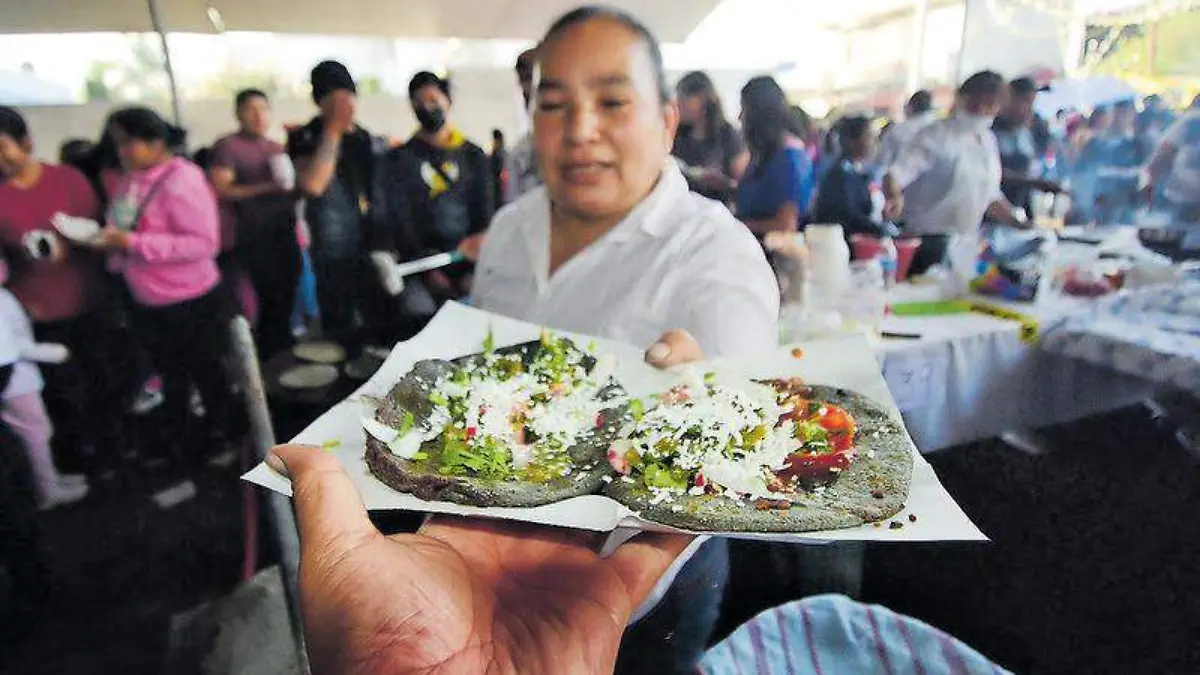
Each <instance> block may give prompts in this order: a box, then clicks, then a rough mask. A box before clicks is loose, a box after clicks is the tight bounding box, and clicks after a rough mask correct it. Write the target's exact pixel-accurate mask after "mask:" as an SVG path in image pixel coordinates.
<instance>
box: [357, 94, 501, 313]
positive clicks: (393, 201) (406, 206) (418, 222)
mask: <svg viewBox="0 0 1200 675" xmlns="http://www.w3.org/2000/svg"><path fill="white" fill-rule="evenodd" d="M408 98H409V102H410V103H411V104H412V109H413V115H414V116H415V117H416V118H417V123H418V124H419V125H420V128H418V129H417V131H416V133H414V134H413V136H412V138H410V139H409V140H408V142H407V143H405V144H404V145H403V146H401V147H399V148H394V149H392V150H390V151H388V152H387V153H385V154H384V156H383V157H382V158H381V160H380V165H379V167H378V168H377V171H376V174H377V176H376V178H377V182H376V189H375V199H374V201H375V205H376V207H377V214H378V217H377V222H376V223H375V224H374V227H373V228H372V229H373V230H374V236H375V239H376V240H375V241H374V242H373V244H374V246H373V247H372V250H375V251H391V252H393V253H394V254H395V255H396V256H397V257H398V258H399V260H401V261H404V260H412V259H415V258H419V257H422V256H426V255H432V254H435V253H442V252H445V251H453V250H456V249H459V248H460V247H463V248H469V243H470V240H471V239H473V238H474V236H475V235H478V234H480V233H481V232H483V231H484V230H485V229H487V226H488V222H489V221H490V220H491V218H492V212H493V198H492V178H491V163H490V160H489V158H488V155H487V152H485V151H484V150H483V148H481V147H479V146H478V145H475V144H474V143H472V142H470V141H468V140H467V139H466V137H465V136H463V134H462V132H460V131H459V130H458V129H456V128H455V127H454V125H453V123H452V122H451V121H450V111H451V109H452V107H451V106H452V100H451V92H450V82H448V81H447V80H445V79H442V78H440V77H438V76H437V75H435V74H433V73H430V72H420V73H417V74H416V75H414V76H413V78H412V81H410V82H409V85H408ZM472 269H473V266H472V264H471V263H470V262H467V261H464V262H460V263H456V264H454V265H451V266H449V267H444V268H441V269H438V270H434V271H432V272H427V273H426V274H425V275H424V276H423V277H421V278H419V279H414V278H409V279H406V280H405V284H406V293H408V294H409V295H412V294H414V293H418V292H420V289H421V288H422V287H424V288H425V289H427V290H428V291H429V293H430V294H431V295H432V297H433V300H434V301H435V302H436V304H441V302H443V301H445V300H450V299H456V298H461V297H463V296H464V295H466V294H467V292H468V291H469V290H470V287H471V273H472ZM422 306H423V307H424V306H426V303H422ZM427 308H428V307H427ZM432 309H434V310H436V307H433V308H432ZM423 311H424V310H423Z"/></svg>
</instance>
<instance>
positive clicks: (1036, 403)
mask: <svg viewBox="0 0 1200 675" xmlns="http://www.w3.org/2000/svg"><path fill="white" fill-rule="evenodd" d="M900 292H901V294H905V290H904V289H901V291H900ZM907 295H908V296H909V297H912V293H911V292H910V293H907ZM1022 310H1023V311H1024V313H1026V314H1032V315H1034V316H1037V315H1038V310H1036V308H1030V307H1025V308H1022ZM1047 314H1048V313H1047V312H1043V313H1042V316H1040V317H1038V318H1040V319H1042V320H1043V321H1046V320H1049V319H1051V318H1053V317H1052V316H1047ZM883 330H884V331H887V332H895V333H909V334H917V335H920V336H921V337H920V338H919V339H888V340H884V341H883V344H882V347H881V362H882V366H883V372H884V378H885V379H886V380H887V383H888V387H889V389H890V390H891V392H892V395H893V396H894V397H895V399H896V402H897V403H898V404H899V406H900V409H901V411H902V412H903V414H904V420H905V422H906V424H907V426H908V429H909V432H911V434H912V437H913V440H915V441H916V443H917V447H918V448H920V449H921V451H922V452H933V451H936V450H941V449H944V448H948V447H951V446H954V445H959V444H963V443H969V442H972V441H976V440H980V439H984V438H993V437H996V436H1000V435H1001V434H1003V433H1005V432H1014V431H1016V432H1022V431H1028V430H1033V429H1037V428H1041V427H1046V426H1051V425H1055V424H1062V423H1065V422H1070V421H1073V420H1077V419H1079V418H1082V417H1086V416H1089V415H1093V414H1097V413H1102V412H1106V411H1109V410H1115V409H1117V408H1121V407H1124V406H1127V405H1132V404H1135V403H1137V402H1139V401H1141V400H1143V399H1144V398H1146V397H1147V396H1148V395H1150V394H1151V393H1152V391H1153V385H1151V384H1150V383H1148V382H1146V381H1145V380H1142V379H1141V378H1138V377H1133V376H1130V375H1126V374H1121V373H1118V372H1115V371H1113V370H1111V369H1109V368H1104V367H1100V366H1097V365H1093V364H1090V363H1087V362H1083V361H1080V360H1077V359H1071V358H1064V357H1062V356H1060V355H1056V354H1051V353H1049V352H1047V351H1044V350H1042V349H1040V348H1038V346H1037V345H1036V344H1027V343H1025V342H1022V341H1021V336H1020V324H1019V323H1018V322H1016V321H1009V320H1004V319H998V318H994V317H991V316H987V315H983V314H976V313H968V314H952V315H946V316H931V317H897V316H889V317H888V318H887V319H886V320H885V321H884V326H883Z"/></svg>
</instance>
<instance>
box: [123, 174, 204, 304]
mask: <svg viewBox="0 0 1200 675" xmlns="http://www.w3.org/2000/svg"><path fill="white" fill-rule="evenodd" d="M160 179H162V180H163V182H162V184H161V186H160V187H159V188H158V189H157V191H156V192H154V194H152V195H150V196H149V199H148V200H147V199H146V197H147V195H149V193H150V191H151V189H152V187H153V186H154V185H155V183H157V182H158V181H159V180H160ZM143 200H145V204H144V206H143V207H142V213H141V218H140V219H139V220H138V222H137V223H136V224H134V223H130V222H129V221H131V220H132V219H133V216H134V213H135V212H136V210H137V208H138V205H139V204H142V202H143ZM108 224H109V225H110V226H116V227H121V228H124V229H130V227H131V226H132V229H133V232H132V233H131V235H130V238H129V250H128V251H127V252H125V253H121V254H117V255H114V256H112V257H111V258H110V259H109V267H110V268H112V269H116V270H120V271H122V272H123V273H124V275H125V282H126V283H127V284H129V290H130V292H131V293H132V294H133V297H134V299H135V300H137V302H138V303H140V304H142V305H147V306H150V307H164V306H167V305H176V304H179V303H181V302H186V301H188V300H194V299H196V298H199V297H201V296H203V295H205V294H206V293H208V292H209V291H211V290H212V289H213V288H215V287H216V285H217V284H218V283H220V281H221V273H220V272H219V271H218V270H217V263H216V257H217V251H218V250H219V248H220V215H219V213H218V210H217V198H216V195H215V194H214V193H213V190H212V187H211V186H210V185H209V183H208V180H207V178H205V176H204V172H203V171H202V170H201V169H200V167H198V166H196V165H195V164H192V163H191V162H189V161H188V160H186V159H182V158H180V157H175V158H172V159H171V160H170V161H167V162H164V163H162V164H160V165H158V166H156V167H153V168H151V169H146V170H145V171H131V172H129V173H128V174H126V175H125V176H124V177H123V178H122V179H121V181H120V182H119V183H118V185H117V187H116V189H115V191H114V197H113V200H112V204H111V205H110V207H109V213H108Z"/></svg>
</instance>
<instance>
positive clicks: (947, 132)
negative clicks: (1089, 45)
mask: <svg viewBox="0 0 1200 675" xmlns="http://www.w3.org/2000/svg"><path fill="white" fill-rule="evenodd" d="M1006 90H1007V87H1006V86H1005V82H1004V77H1002V76H1001V75H1000V74H999V73H994V72H991V71H983V72H979V73H976V74H974V75H972V76H971V77H969V78H967V80H966V81H965V82H963V84H962V86H961V87H959V89H958V96H957V100H956V103H955V110H954V113H953V114H952V115H951V116H950V117H948V118H946V119H943V120H938V121H936V122H933V123H932V124H930V125H929V126H927V127H926V128H924V129H922V130H921V131H920V132H919V133H918V134H917V135H916V137H914V138H913V140H912V142H910V143H909V144H908V145H906V146H905V147H904V148H903V149H902V150H901V151H900V154H899V155H898V156H897V157H896V159H895V160H894V161H893V162H892V164H891V165H890V166H889V167H888V169H887V174H886V175H885V176H884V179H883V191H884V195H885V197H886V201H885V204H884V213H883V216H884V218H885V219H889V220H899V221H900V222H902V223H903V227H904V231H905V233H906V234H911V235H921V236H922V239H923V244H922V245H921V248H920V249H919V250H918V251H917V255H916V258H915V259H914V260H913V265H912V271H913V273H914V274H920V273H922V272H924V271H925V270H927V269H928V268H929V267H931V266H933V265H935V264H937V263H939V262H941V261H942V259H943V258H944V257H945V255H946V249H947V243H948V238H949V236H950V235H962V236H971V237H974V236H978V232H979V226H980V223H981V222H982V221H983V216H984V214H985V213H986V214H987V215H988V216H989V217H990V218H991V219H993V220H995V221H997V222H1000V223H1005V224H1010V225H1021V224H1023V222H1024V221H1023V219H1022V218H1020V217H1019V215H1018V213H1017V212H1016V211H1014V209H1013V205H1012V204H1011V203H1010V202H1009V201H1008V200H1007V199H1005V197H1004V194H1003V193H1001V191H1000V176H1001V169H1000V150H999V148H998V147H997V145H996V137H995V135H994V134H992V122H993V121H994V120H995V117H996V114H997V113H998V112H999V111H1000V109H1001V107H1002V106H1003V105H1004V102H1005V95H1006V93H1007V91H1006Z"/></svg>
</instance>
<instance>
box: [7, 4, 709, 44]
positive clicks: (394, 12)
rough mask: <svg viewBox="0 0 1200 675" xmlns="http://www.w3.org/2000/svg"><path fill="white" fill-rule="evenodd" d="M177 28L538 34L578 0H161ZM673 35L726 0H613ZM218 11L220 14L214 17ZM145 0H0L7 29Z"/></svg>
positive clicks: (89, 26) (680, 35)
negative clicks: (85, 0)
mask: <svg viewBox="0 0 1200 675" xmlns="http://www.w3.org/2000/svg"><path fill="white" fill-rule="evenodd" d="M157 4H158V7H159V12H160V16H161V18H162V24H163V25H162V27H163V29H164V30H166V31H171V32H192V33H211V32H215V31H217V30H219V27H218V26H216V25H214V23H220V24H223V27H224V29H225V30H231V31H233V30H236V31H267V32H276V33H312V34H322V35H361V36H383V37H417V38H420V37H457V38H463V39H472V38H478V39H485V38H494V39H519V40H536V39H538V38H539V37H541V34H542V32H543V31H545V29H546V26H547V25H548V24H549V23H550V22H551V21H553V20H554V19H555V18H556V17H557V16H559V15H560V14H563V13H564V12H566V11H569V10H570V9H572V8H573V7H576V6H578V5H580V4H582V3H581V2H580V0H336V2H324V1H322V2H313V1H312V0H209V1H207V2H206V1H205V0H157ZM608 4H610V5H613V6H616V7H621V8H623V9H627V10H629V11H631V12H633V13H634V14H636V15H637V16H638V17H639V18H641V19H642V20H644V21H645V22H646V23H647V24H648V25H649V26H650V28H651V29H652V30H653V31H654V32H655V33H656V34H657V35H658V36H659V39H661V40H664V41H667V42H679V41H682V40H683V39H685V38H686V37H687V36H688V34H690V33H691V32H692V30H693V29H694V28H695V27H696V26H697V25H698V24H699V23H700V21H701V20H703V19H704V17H706V16H708V15H709V13H711V12H712V10H713V9H714V8H715V7H716V6H717V5H718V4H720V0H655V1H654V2H645V3H639V2H634V1H633V0H615V1H612V0H610V2H609V3H608ZM214 17H216V18H218V21H217V22H214V20H213V19H214ZM154 30H155V26H154V24H153V22H152V21H151V18H150V13H149V11H148V4H147V2H146V0H93V1H92V2H79V1H78V0H36V1H30V2H18V1H14V2H7V1H6V2H4V3H0V32H2V33H72V32H88V31H96V32H101V31H111V32H150V31H154Z"/></svg>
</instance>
